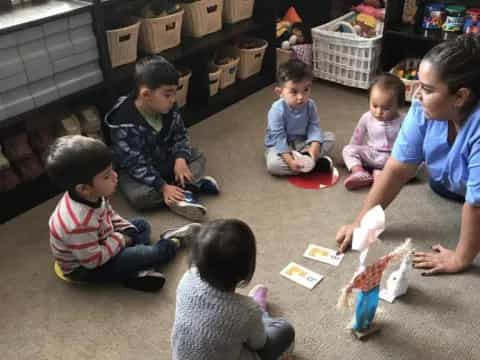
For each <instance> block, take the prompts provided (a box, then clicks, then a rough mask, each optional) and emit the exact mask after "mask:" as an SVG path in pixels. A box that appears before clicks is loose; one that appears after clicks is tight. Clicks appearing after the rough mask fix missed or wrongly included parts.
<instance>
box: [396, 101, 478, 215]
mask: <svg viewBox="0 0 480 360" xmlns="http://www.w3.org/2000/svg"><path fill="white" fill-rule="evenodd" d="M392 157H393V158H394V159H396V160H398V161H400V162H402V163H410V164H420V163H421V162H422V161H425V164H426V166H427V169H428V172H429V173H430V177H431V179H432V180H433V181H435V182H437V183H440V184H441V185H443V186H444V187H445V188H446V189H447V190H449V191H451V192H454V193H456V194H459V195H462V196H465V201H466V202H467V203H469V204H471V205H475V206H480V105H479V106H477V107H476V108H475V110H474V111H473V112H472V113H471V114H470V116H469V117H468V119H467V120H466V121H465V123H464V125H463V126H462V128H461V129H460V131H459V132H458V134H457V137H456V138H455V141H454V142H453V144H451V145H450V144H449V143H448V121H442V120H432V119H426V118H425V115H424V112H423V107H422V105H421V104H420V103H419V102H418V101H414V102H413V103H412V106H411V107H410V110H409V112H408V114H407V116H406V118H405V120H404V122H403V125H402V128H401V129H400V133H399V134H398V137H397V140H396V141H395V144H394V146H393V150H392Z"/></svg>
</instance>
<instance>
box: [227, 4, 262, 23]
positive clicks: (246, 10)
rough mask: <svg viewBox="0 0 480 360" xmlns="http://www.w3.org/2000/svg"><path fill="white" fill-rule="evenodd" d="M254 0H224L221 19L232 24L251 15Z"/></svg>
mask: <svg viewBox="0 0 480 360" xmlns="http://www.w3.org/2000/svg"><path fill="white" fill-rule="evenodd" d="M254 4H255V0H224V4H223V21H224V22H226V23H228V24H233V23H236V22H239V21H242V20H245V19H250V18H251V17H252V16H253V5H254Z"/></svg>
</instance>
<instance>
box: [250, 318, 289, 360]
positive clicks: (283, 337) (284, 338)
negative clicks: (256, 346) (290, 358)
mask: <svg viewBox="0 0 480 360" xmlns="http://www.w3.org/2000/svg"><path fill="white" fill-rule="evenodd" d="M262 321H263V324H264V326H265V332H266V333H267V342H266V343H265V346H264V347H263V349H262V350H259V351H257V353H258V356H260V358H261V359H262V360H277V359H278V358H280V356H281V355H283V354H284V353H285V352H286V351H287V350H290V349H292V350H293V344H294V342H295V330H294V328H293V326H292V325H291V324H290V323H289V322H288V321H287V320H285V319H281V318H272V317H270V315H269V314H268V313H267V312H264V313H263V317H262Z"/></svg>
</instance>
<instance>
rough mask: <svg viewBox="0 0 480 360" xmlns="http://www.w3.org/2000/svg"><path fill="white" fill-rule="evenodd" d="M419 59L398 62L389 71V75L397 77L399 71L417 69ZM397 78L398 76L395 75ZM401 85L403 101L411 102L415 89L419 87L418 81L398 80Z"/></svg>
mask: <svg viewBox="0 0 480 360" xmlns="http://www.w3.org/2000/svg"><path fill="white" fill-rule="evenodd" d="M419 63H420V59H414V58H408V59H404V60H402V61H400V62H399V63H398V64H397V65H395V66H394V67H393V69H391V70H390V73H391V74H394V75H397V73H398V72H399V71H400V70H406V69H418V65H419ZM397 76H398V75H397ZM400 80H402V82H403V84H404V85H405V100H406V101H408V102H411V101H412V99H413V98H414V97H415V93H416V91H417V89H418V88H419V87H420V85H421V83H420V80H408V79H404V78H400Z"/></svg>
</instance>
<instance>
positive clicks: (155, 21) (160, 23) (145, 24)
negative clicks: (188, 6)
mask: <svg viewBox="0 0 480 360" xmlns="http://www.w3.org/2000/svg"><path fill="white" fill-rule="evenodd" d="M183 14H184V11H183V10H180V11H178V12H176V13H174V14H171V15H167V16H160V17H156V18H141V25H140V48H141V49H142V50H144V51H145V52H147V53H149V54H156V53H159V52H161V51H163V50H166V49H170V48H172V47H175V46H178V45H179V44H180V41H181V33H182V23H183Z"/></svg>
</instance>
